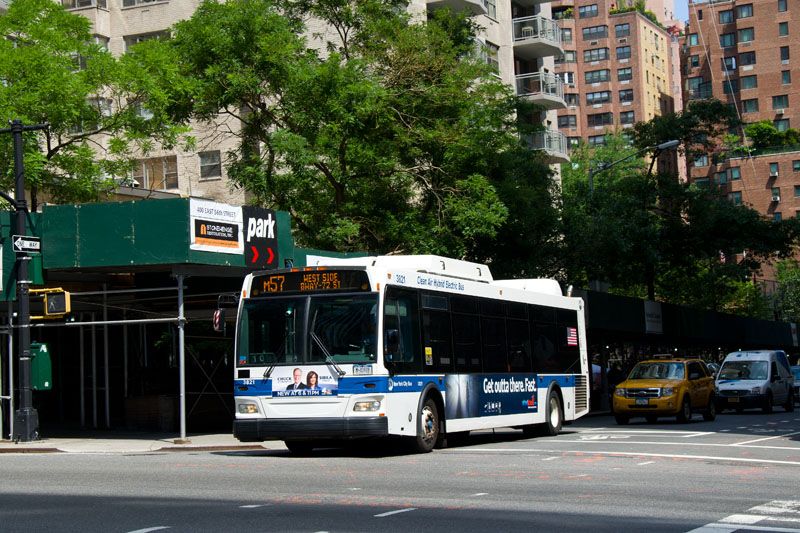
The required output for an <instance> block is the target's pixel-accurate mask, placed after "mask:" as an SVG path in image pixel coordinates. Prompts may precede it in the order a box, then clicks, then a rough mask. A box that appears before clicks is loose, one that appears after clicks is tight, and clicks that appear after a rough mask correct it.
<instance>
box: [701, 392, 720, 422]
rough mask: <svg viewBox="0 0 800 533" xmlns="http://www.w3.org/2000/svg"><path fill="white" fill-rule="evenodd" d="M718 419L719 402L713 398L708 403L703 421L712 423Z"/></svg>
mask: <svg viewBox="0 0 800 533" xmlns="http://www.w3.org/2000/svg"><path fill="white" fill-rule="evenodd" d="M716 418H717V401H716V400H715V399H714V397H713V396H712V397H711V399H710V400H709V401H708V407H706V410H705V412H704V413H703V420H705V421H706V422H712V421H714V420H715V419H716Z"/></svg>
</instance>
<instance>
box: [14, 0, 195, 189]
mask: <svg viewBox="0 0 800 533" xmlns="http://www.w3.org/2000/svg"><path fill="white" fill-rule="evenodd" d="M0 33H1V34H2V35H4V36H5V37H6V38H4V39H2V40H0V80H2V83H0V119H2V121H3V122H7V121H9V120H14V119H20V120H22V121H23V123H24V124H45V123H46V124H48V125H49V128H48V129H47V130H46V131H45V132H44V133H41V134H39V135H38V137H37V136H36V135H35V134H26V135H25V136H26V144H25V149H26V152H25V167H26V168H25V170H26V184H27V185H29V186H30V187H31V191H32V193H33V197H34V201H35V198H36V193H37V192H39V193H42V194H44V195H46V196H47V197H48V198H49V199H51V200H54V201H84V200H92V199H97V198H99V197H100V196H101V195H102V194H103V193H105V192H108V191H109V190H110V189H112V188H113V187H115V186H116V182H115V181H114V179H113V178H114V177H121V176H126V175H127V174H128V172H129V170H130V164H131V150H132V149H133V148H136V147H147V146H149V145H150V144H151V143H152V142H154V140H161V141H164V142H165V143H167V144H170V143H174V142H175V141H176V140H177V138H178V135H179V134H180V133H181V132H182V131H183V129H182V128H179V127H175V126H174V125H173V124H172V123H171V122H170V121H169V120H168V119H167V117H166V115H160V116H158V115H157V116H154V117H153V118H152V119H150V120H144V119H143V118H142V117H141V116H140V114H139V113H137V105H138V104H142V103H144V101H143V98H144V94H145V92H148V91H146V90H145V89H146V88H147V83H148V82H147V80H148V78H149V77H150V76H151V75H152V74H153V72H154V71H155V70H156V69H158V70H162V71H163V70H168V69H169V67H168V66H162V58H161V57H153V56H152V55H148V54H144V53H142V54H131V56H129V57H128V58H126V59H125V60H116V59H115V58H113V57H112V56H111V54H109V53H108V52H107V51H106V50H105V49H104V48H103V47H102V46H100V45H99V44H97V43H96V42H95V41H94V38H93V36H92V33H91V23H90V21H89V20H88V19H86V17H82V16H79V15H75V14H72V13H69V12H67V11H65V9H64V8H63V7H62V6H61V5H60V3H56V2H52V1H51V0H13V1H12V2H11V3H10V5H9V7H8V10H7V12H5V13H3V14H0ZM149 92H150V93H151V94H152V97H153V98H157V97H158V94H159V93H158V92H157V91H149ZM161 96H162V97H164V96H165V93H161ZM13 184H14V166H13V151H12V143H11V136H10V135H2V136H0V187H2V188H3V189H5V190H8V189H11V188H13Z"/></svg>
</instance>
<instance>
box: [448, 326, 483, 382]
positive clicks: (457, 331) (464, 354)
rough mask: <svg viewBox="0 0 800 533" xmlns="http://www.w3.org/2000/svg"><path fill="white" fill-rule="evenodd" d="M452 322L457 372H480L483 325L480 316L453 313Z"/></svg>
mask: <svg viewBox="0 0 800 533" xmlns="http://www.w3.org/2000/svg"><path fill="white" fill-rule="evenodd" d="M452 320H453V356H454V357H455V359H456V372H480V371H481V324H480V319H479V318H478V315H462V314H460V313H453V315H452Z"/></svg>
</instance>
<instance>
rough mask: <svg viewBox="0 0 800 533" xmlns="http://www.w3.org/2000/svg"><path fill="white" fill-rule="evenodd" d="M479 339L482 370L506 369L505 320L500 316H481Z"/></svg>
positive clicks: (499, 370) (503, 370)
mask: <svg viewBox="0 0 800 533" xmlns="http://www.w3.org/2000/svg"><path fill="white" fill-rule="evenodd" d="M481 340H482V341H483V371H484V372H506V371H508V358H507V357H506V329H505V321H504V320H503V319H502V318H488V317H481Z"/></svg>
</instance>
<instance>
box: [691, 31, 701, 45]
mask: <svg viewBox="0 0 800 533" xmlns="http://www.w3.org/2000/svg"><path fill="white" fill-rule="evenodd" d="M699 42H700V41H698V39H697V34H696V33H690V34H689V46H697V45H698V43H699Z"/></svg>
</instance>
